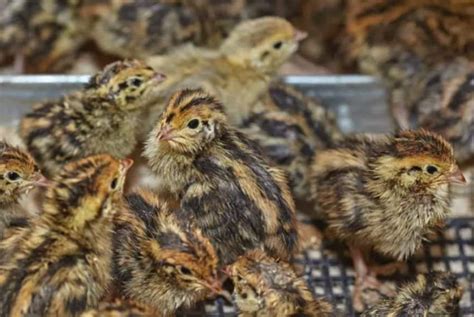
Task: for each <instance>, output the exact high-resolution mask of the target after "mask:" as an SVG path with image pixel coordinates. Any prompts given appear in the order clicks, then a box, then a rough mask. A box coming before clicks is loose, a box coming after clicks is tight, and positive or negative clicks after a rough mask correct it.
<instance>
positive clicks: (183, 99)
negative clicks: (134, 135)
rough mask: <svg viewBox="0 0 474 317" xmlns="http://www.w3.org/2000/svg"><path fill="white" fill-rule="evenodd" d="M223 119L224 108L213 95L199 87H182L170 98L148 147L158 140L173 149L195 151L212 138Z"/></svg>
mask: <svg viewBox="0 0 474 317" xmlns="http://www.w3.org/2000/svg"><path fill="white" fill-rule="evenodd" d="M226 122H227V118H226V115H225V114H224V108H223V106H222V105H221V104H220V103H219V102H218V101H217V100H216V99H215V98H214V97H212V96H211V95H209V94H207V93H205V92H204V91H203V90H201V89H193V90H190V89H185V90H182V91H179V92H177V93H175V94H174V95H173V96H172V97H171V99H170V101H169V102H168V105H167V107H166V109H165V111H164V112H163V113H162V114H161V117H160V119H159V122H158V125H157V127H156V128H155V129H154V130H153V131H152V133H151V137H150V138H149V140H148V144H147V147H153V146H154V144H155V143H156V142H160V143H162V144H166V145H167V146H168V147H170V148H171V149H172V150H173V151H177V152H180V153H197V152H199V151H200V150H202V149H203V148H204V147H206V145H208V144H209V143H210V142H212V141H213V140H214V139H215V137H216V135H218V133H219V130H220V129H221V127H222V125H223V124H225V123H226Z"/></svg>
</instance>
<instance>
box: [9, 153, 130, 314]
mask: <svg viewBox="0 0 474 317" xmlns="http://www.w3.org/2000/svg"><path fill="white" fill-rule="evenodd" d="M130 165H131V162H130V161H129V160H124V161H122V162H119V161H117V160H115V159H113V158H112V157H110V156H107V155H99V156H94V157H89V158H86V159H82V160H80V161H77V162H73V163H70V164H68V165H67V166H65V167H64V170H63V171H62V173H61V174H59V175H58V176H57V177H56V178H55V179H54V184H53V185H52V186H51V187H50V188H48V190H47V192H46V194H45V198H44V203H43V208H42V211H43V212H42V214H41V215H40V216H39V217H38V218H37V219H35V220H34V221H32V224H31V227H30V228H29V229H26V230H23V231H22V232H21V237H20V238H19V239H17V240H16V243H14V244H12V245H9V246H8V247H4V246H2V247H3V248H2V252H1V257H0V293H1V294H2V296H1V297H0V316H2V317H3V316H5V317H6V316H11V317H18V316H31V315H44V316H79V315H80V314H81V313H82V312H84V311H85V310H86V309H90V308H92V307H95V306H96V305H97V304H98V302H99V299H100V298H102V296H104V295H105V292H106V290H107V287H108V286H109V284H110V282H111V277H110V267H111V259H112V215H113V214H114V213H115V212H116V211H117V209H118V208H119V206H120V204H121V200H122V189H123V184H124V181H125V174H126V171H127V169H128V168H129V167H130Z"/></svg>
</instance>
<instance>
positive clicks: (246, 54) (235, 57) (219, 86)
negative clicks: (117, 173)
mask: <svg viewBox="0 0 474 317" xmlns="http://www.w3.org/2000/svg"><path fill="white" fill-rule="evenodd" d="M304 36H305V34H304V33H301V32H300V31H298V30H296V29H295V28H294V27H293V26H292V25H291V24H290V23H289V22H287V21H286V20H284V19H282V18H277V17H265V18H260V19H254V20H248V21H244V22H241V23H240V24H239V25H237V26H236V27H235V28H234V29H233V30H232V32H231V33H230V35H229V37H228V38H227V39H226V40H225V41H224V42H223V44H222V45H221V46H220V48H219V49H218V50H206V49H200V48H196V47H194V46H191V45H188V46H184V47H180V48H178V49H177V50H175V51H173V52H171V53H169V54H168V55H165V56H156V57H151V58H149V59H148V60H147V62H148V63H149V64H150V65H151V66H152V67H154V68H155V69H160V70H163V71H164V72H165V73H169V74H174V76H172V77H171V76H170V77H169V78H168V79H167V80H166V82H165V83H164V84H163V85H162V86H161V87H160V89H162V96H163V100H162V102H159V103H157V104H156V105H157V106H156V107H155V108H154V109H152V113H150V114H147V116H148V117H149V118H150V119H149V120H148V121H149V122H150V123H151V124H152V125H153V124H154V123H155V122H156V119H157V117H158V116H159V114H160V113H161V112H162V110H163V108H164V106H165V104H166V100H167V99H168V98H169V97H170V95H171V94H172V93H174V92H175V91H177V90H178V89H183V88H203V89H205V90H206V91H207V92H209V93H212V94H214V95H215V96H216V97H218V98H219V100H221V101H222V102H223V104H224V105H225V107H226V111H227V113H228V115H229V120H230V122H231V123H232V124H240V123H241V122H242V121H243V120H244V119H245V118H246V117H248V115H249V114H250V113H251V112H252V111H254V110H255V109H254V108H255V105H256V102H257V101H258V99H259V98H260V96H261V95H262V93H264V92H266V90H267V89H268V85H269V83H270V80H271V78H272V77H273V76H274V75H275V74H276V72H277V70H278V69H279V68H280V66H281V65H282V64H283V63H284V62H285V61H286V60H287V59H288V58H289V57H290V56H291V55H292V54H293V53H294V52H295V51H296V50H297V48H298V42H299V41H300V40H301V39H302V38H304ZM236 96H239V97H238V98H236Z"/></svg>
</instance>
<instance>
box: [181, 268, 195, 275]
mask: <svg viewBox="0 0 474 317" xmlns="http://www.w3.org/2000/svg"><path fill="white" fill-rule="evenodd" d="M179 271H180V272H181V273H182V274H184V275H191V274H192V273H191V270H190V269H188V268H186V267H184V266H181V267H180V268H179Z"/></svg>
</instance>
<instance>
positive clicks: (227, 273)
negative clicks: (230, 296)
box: [221, 266, 232, 277]
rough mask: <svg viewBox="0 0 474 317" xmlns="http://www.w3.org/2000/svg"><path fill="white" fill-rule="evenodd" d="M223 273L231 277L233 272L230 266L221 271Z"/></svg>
mask: <svg viewBox="0 0 474 317" xmlns="http://www.w3.org/2000/svg"><path fill="white" fill-rule="evenodd" d="M221 271H222V273H224V274H225V275H227V276H229V277H230V276H231V274H232V272H231V271H230V267H229V266H226V267H224V268H223V269H221Z"/></svg>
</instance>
